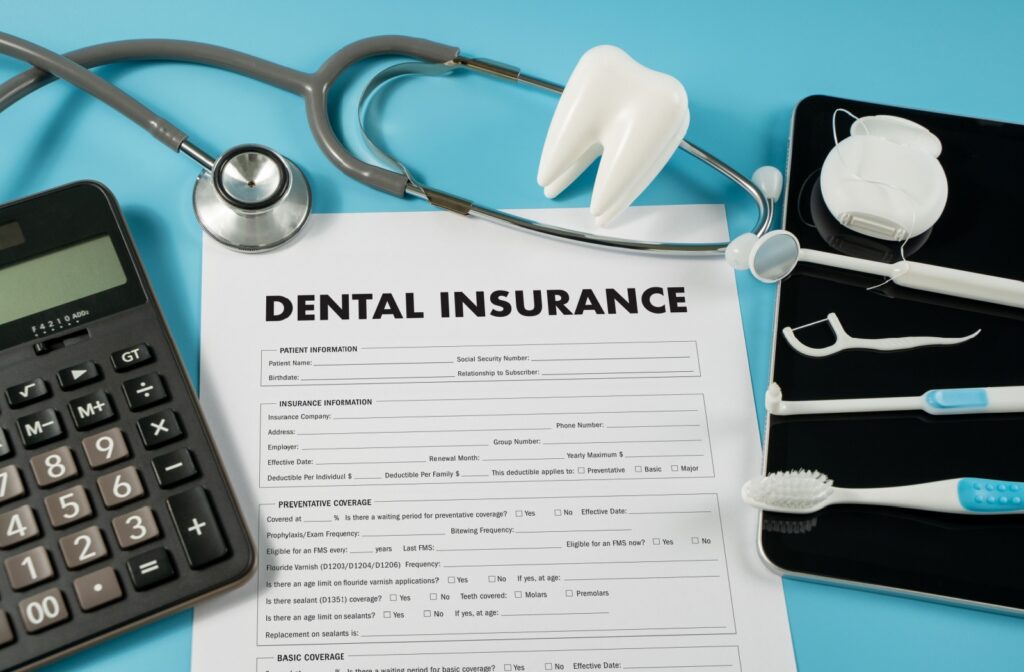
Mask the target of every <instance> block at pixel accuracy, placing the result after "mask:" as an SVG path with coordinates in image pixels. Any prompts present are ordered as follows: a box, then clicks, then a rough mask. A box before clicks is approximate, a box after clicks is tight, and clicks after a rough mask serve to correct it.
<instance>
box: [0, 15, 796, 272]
mask: <svg viewBox="0 0 1024 672" xmlns="http://www.w3.org/2000/svg"><path fill="white" fill-rule="evenodd" d="M0 53H5V54H7V55H11V56H13V57H15V58H20V59H22V60H27V61H28V62H30V63H32V64H33V65H35V66H36V67H35V68H32V69H29V70H27V71H25V72H23V73H21V74H19V75H16V76H15V77H13V78H11V79H10V80H8V81H7V82H5V83H3V84H0V111H2V110H3V109H6V108H7V107H8V106H10V105H11V104H13V103H14V102H16V101H17V100H20V99H21V98H23V97H24V96H25V95H27V94H28V93H31V92H32V91H34V90H36V89H38V88H39V87H41V86H43V85H44V84H46V83H47V82H48V81H50V78H51V75H54V76H60V77H62V78H65V79H67V80H68V81H70V82H71V83H73V84H75V85H76V86H78V87H79V88H81V89H83V90H84V91H86V92H87V93H90V94H91V95H94V96H96V97H97V98H99V99H100V100H103V101H104V102H106V103H108V104H109V105H111V106H112V107H114V108H115V109H117V110H118V111H119V112H121V113H122V114H125V115H126V116H128V117H129V118H130V119H132V120H133V121H135V122H136V123H137V124H139V125H140V126H143V127H144V128H146V129H147V130H149V131H150V132H151V133H152V134H153V135H155V136H156V137H157V138H158V139H160V140H161V141H162V142H163V143H164V144H165V145H167V146H169V147H170V148H171V149H174V150H175V151H178V152H180V153H183V154H185V155H187V156H188V157H189V158H192V159H193V160H195V161H196V162H197V163H199V164H200V165H201V166H202V167H203V173H201V174H200V176H199V179H198V180H197V185H196V194H197V196H196V197H194V201H196V210H197V216H198V217H199V219H200V223H201V224H202V225H203V226H204V228H206V229H207V231H210V232H211V235H213V236H214V237H215V238H216V239H217V240H219V241H220V242H222V243H224V244H226V245H229V246H232V247H235V248H236V249H240V250H242V251H261V250H263V249H270V248H272V247H276V246H277V245H280V244H282V243H284V242H286V241H287V240H290V239H291V238H292V237H293V236H294V235H296V234H297V233H298V230H299V229H301V227H302V226H303V224H304V223H305V221H306V216H307V215H308V212H309V207H308V185H306V181H305V178H304V177H303V176H302V173H301V171H300V170H299V169H298V168H297V167H296V166H295V165H294V164H292V163H291V162H290V161H287V159H284V157H280V155H277V154H275V153H272V152H270V150H265V148H257V150H256V151H263V150H265V151H266V152H268V154H267V155H266V156H265V157H264V158H266V159H268V160H270V159H272V158H273V157H279V158H281V159H284V162H285V163H284V165H285V167H286V170H288V171H289V172H288V178H289V180H290V184H292V185H293V186H296V187H301V186H302V185H306V192H305V198H306V199H307V200H306V207H304V208H294V207H292V208H288V209H283V210H282V213H283V214H284V215H285V216H289V217H294V216H296V214H297V213H298V214H301V220H300V221H298V222H294V221H290V222H289V226H286V227H282V231H280V232H278V231H276V230H274V235H272V236H270V238H269V239H267V240H264V241H262V242H261V243H260V244H259V245H251V244H249V243H247V242H246V241H245V240H240V239H238V238H237V231H236V229H237V230H238V231H241V230H245V227H234V229H232V228H230V227H229V228H228V229H226V230H219V231H218V232H217V233H214V232H213V231H211V228H212V227H211V226H210V221H208V220H210V219H211V218H210V216H209V213H208V212H206V211H203V212H206V220H207V221H204V214H201V212H200V205H199V201H200V200H201V199H199V198H198V194H199V191H200V190H201V189H202V184H203V182H204V179H206V178H207V174H209V173H211V171H213V170H214V168H215V167H216V163H217V162H216V160H214V159H213V158H212V157H211V156H210V155H209V154H207V153H206V152H204V151H202V150H201V149H200V148H198V147H196V146H195V145H193V144H192V143H190V142H188V140H187V136H186V135H185V134H184V133H182V132H181V131H180V130H178V129H177V128H176V127H174V126H173V125H171V124H169V122H166V121H165V120H163V119H161V118H159V117H158V116H157V115H155V114H154V113H152V111H150V110H148V109H147V108H145V107H144V106H142V105H141V104H140V103H138V101H135V100H134V99H132V98H131V97H130V96H128V95H127V94H124V92H122V91H120V89H117V87H114V86H113V85H111V84H109V83H108V82H106V81H105V80H103V79H101V78H99V77H97V76H96V75H95V74H93V73H91V72H89V71H88V70H87V69H86V68H92V67H96V66H99V65H105V64H109V63H114V62H120V61H140V60H169V61H180V62H189V63H198V64H203V65H209V66H212V67H217V68H220V69H224V70H229V71H232V72H236V73H238V74H242V75H245V76H248V77H251V78H253V79H257V80H260V81H263V82H265V83H267V84H270V85H273V86H276V87H278V88H281V89H283V90H285V91H288V92H290V93H293V94H295V95H299V96H301V97H302V98H303V99H304V102H305V105H306V115H307V120H308V122H309V126H310V130H311V132H312V134H313V136H314V138H315V139H316V141H317V144H318V145H319V146H320V149H321V150H322V151H323V152H324V154H325V155H326V156H327V158H328V159H330V160H331V162H332V163H334V164H335V165H336V166H337V167H338V168H339V169H340V170H341V171H342V172H344V173H345V174H346V175H348V176H350V177H352V178H353V179H356V180H358V181H360V182H362V183H363V184H366V185H368V186H371V187H373V188H375V189H378V190H381V191H384V192H386V193H389V194H392V195H394V196H399V197H404V196H406V195H413V196H416V197H419V198H424V199H425V200H427V201H429V202H430V203H432V204H433V205H435V206H438V207H441V208H444V209H447V210H450V211H452V212H456V213H459V214H463V215H469V216H474V217H477V218H480V219H484V220H486V221H490V222H495V223H500V224H505V225H511V226H516V227H519V228H524V229H527V230H530V231H533V232H536V233H542V234H546V235H550V236H556V237H559V238H563V239H568V240H573V241H576V242H583V243H589V244H595V245H600V246H604V247H611V248H618V249H626V250H634V251H643V252H660V253H668V254H683V255H702V254H721V253H722V252H724V251H725V248H726V246H727V245H728V241H723V242H716V243H667V242H653V241H638V240H628V239H621V238H614V237H609V236H602V235H598V234H594V233H588V232H579V231H573V230H569V229H563V228H561V227H556V226H553V225H549V224H543V223H540V222H535V221H532V220H527V219H524V218H521V217H517V216H515V215H511V214H509V213H505V212H502V211H499V210H492V209H490V208H486V207H484V206H480V205H477V204H475V203H473V202H472V201H470V200H468V199H464V198H461V197H459V196H455V195H452V194H447V193H445V192H442V191H439V190H435V189H432V188H430V187H427V186H425V185H422V184H420V183H418V182H416V181H415V180H413V179H412V178H411V176H410V175H409V174H408V171H405V170H404V168H402V166H401V164H400V163H399V162H398V161H396V160H394V159H392V158H391V157H387V159H388V160H386V161H385V162H387V163H390V164H391V165H393V166H394V167H396V168H397V169H396V170H389V169H387V168H383V167H381V166H377V165H374V164H370V163H367V162H364V161H362V160H361V159H359V158H358V157H356V156H355V155H354V154H353V153H352V152H351V151H349V150H348V148H347V147H346V146H345V144H344V142H343V140H342V138H341V136H340V133H339V132H338V131H337V130H336V129H335V128H334V127H333V125H332V124H331V121H330V117H329V115H328V109H327V100H328V95H329V93H330V91H331V88H332V87H333V86H334V84H335V83H336V82H337V80H338V78H340V77H341V76H342V75H343V74H344V72H345V71H346V70H347V69H348V68H349V67H350V66H351V65H353V64H355V63H357V62H359V61H361V60H364V59H366V58H370V57H373V56H380V55H402V56H410V57H413V58H416V59H418V60H419V61H421V63H409V64H400V65H399V66H393V67H392V68H388V69H386V70H385V71H382V72H381V73H379V74H378V76H377V77H375V78H374V80H373V81H372V82H371V84H370V86H368V87H367V90H366V91H364V93H363V97H362V99H363V100H364V101H365V100H368V99H369V98H370V97H372V95H373V92H374V91H375V90H376V89H377V87H379V86H381V85H383V84H384V83H386V82H388V81H391V80H393V79H395V78H396V77H398V76H401V75H409V74H439V73H438V72H437V71H439V70H452V69H457V68H458V69H469V70H472V71H475V72H480V73H483V74H487V75H490V76H495V77H499V78H502V79H508V80H511V81H517V82H520V83H524V84H527V85H531V86H536V87H539V88H542V89H546V90H549V91H552V92H555V93H558V92H560V91H561V90H562V87H561V86H560V85H557V84H554V83H551V82H547V81H545V80H542V79H539V78H534V77H530V76H528V75H524V74H522V73H521V72H520V71H519V70H518V69H516V68H512V67H510V66H506V65H503V64H499V63H493V62H491V61H487V60H483V59H474V58H467V57H464V56H461V55H460V53H459V50H458V48H456V47H452V46H448V45H444V44H440V43H437V42H432V41H429V40H423V39H419V38H412V37H405V36H398V35H388V36H379V37H371V38H366V39H363V40H359V41H357V42H353V43H352V44H349V45H347V46H346V47H344V48H342V49H340V50H339V51H337V52H336V53H335V54H333V55H332V56H331V57H330V58H328V59H327V60H326V61H325V62H324V64H323V65H322V66H321V67H320V68H319V69H318V70H317V71H316V72H314V73H304V72H301V71H298V70H294V69H291V68H287V67H285V66H282V65H279V64H276V63H272V62H270V61H266V60H264V59H260V58H256V57H254V56H251V55H249V54H244V53H242V52H238V51H234V50H231V49H227V48H224V47H218V46H215V45H209V44H203V43H198V42H189V41H181V40H127V41H121V42H111V43H107V44H100V45H94V46H91V47H86V48H83V49H79V50H76V51H72V52H69V53H68V54H67V55H66V57H62V56H60V55H58V54H54V53H53V52H48V51H47V50H44V49H42V48H41V47H38V45H33V44H32V43H30V42H27V41H25V40H21V39H20V38H15V37H13V36H9V35H6V34H4V33H0ZM403 66H404V68H403ZM417 66H419V67H417ZM431 68H433V69H434V70H435V72H430V73H428V72H426V70H428V69H431ZM361 107H362V105H361ZM360 122H361V119H360ZM370 144H371V146H373V143H372V141H371V143H370ZM680 149H682V150H683V151H686V152H688V153H690V154H691V155H693V156H695V157H697V158H698V159H700V160H701V161H703V162H704V163H706V164H708V165H710V166H711V167H713V168H715V169H716V170H718V171H719V172H721V173H722V174H723V175H725V176H726V177H729V178H730V179H731V180H732V181H734V182H736V183H737V184H738V185H739V186H740V187H742V188H743V189H744V191H746V192H747V194H748V195H749V196H750V197H751V198H752V199H753V200H754V202H755V204H756V205H757V208H758V217H757V221H756V223H755V226H754V227H753V229H752V233H754V234H755V235H758V236H759V235H762V234H763V233H765V232H766V231H768V229H769V228H770V227H771V224H772V220H773V215H774V207H775V199H776V198H777V196H778V193H777V191H778V189H779V188H781V186H780V185H781V183H780V181H779V177H775V176H773V177H770V178H769V179H767V180H766V183H768V184H771V183H773V182H774V183H775V188H774V189H773V190H774V191H775V193H772V194H769V195H766V194H765V193H764V191H763V190H762V189H761V188H760V187H759V186H757V185H755V184H754V182H752V181H751V180H748V179H747V178H746V177H744V176H743V175H741V174H740V173H739V172H738V171H735V170H734V169H732V168H730V167H729V166H728V165H726V164H724V163H723V162H721V161H719V160H718V159H716V158H715V157H713V156H712V155H710V154H708V153H707V152H704V151H703V150H701V149H700V148H698V147H696V146H694V145H692V144H690V143H687V142H686V141H684V142H683V143H682V144H681V145H680ZM229 151H230V150H229ZM384 156H386V155H384ZM222 158H223V157H222ZM771 170H773V171H774V169H771ZM775 172H776V173H777V171H775ZM773 178H774V179H773ZM214 191H216V192H217V193H218V194H221V195H223V189H215V190H214ZM300 191H301V189H300ZM293 195H295V194H293ZM297 196H299V197H301V196H302V194H301V193H299V194H297ZM225 204H227V206H228V207H229V208H232V210H231V212H229V213H228V214H230V215H231V216H236V215H237V216H238V217H240V218H243V219H244V218H245V217H250V218H251V216H252V213H251V211H247V210H245V209H244V208H241V209H238V208H236V206H237V204H232V203H230V202H229V201H228V200H226V199H223V198H220V199H218V201H217V203H216V204H215V205H216V206H217V207H218V208H221V206H223V205H225ZM270 207H271V208H275V207H277V206H276V204H272V205H271V206H270ZM221 209H222V208H221ZM236 209H237V212H236V211H235V210H236ZM218 214H221V215H223V214H224V213H223V212H220V213H218ZM267 221H271V222H272V221H273V218H270V219H268V218H266V217H264V218H263V219H261V220H259V222H262V223H264V224H265V223H266V222H267ZM259 222H256V223H259ZM249 224H254V222H252V221H250V222H249ZM250 242H251V241H250Z"/></svg>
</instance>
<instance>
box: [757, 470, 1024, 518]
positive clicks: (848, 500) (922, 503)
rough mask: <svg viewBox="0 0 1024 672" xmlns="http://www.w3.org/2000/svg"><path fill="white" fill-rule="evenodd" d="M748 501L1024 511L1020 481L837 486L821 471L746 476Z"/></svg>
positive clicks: (773, 507)
mask: <svg viewBox="0 0 1024 672" xmlns="http://www.w3.org/2000/svg"><path fill="white" fill-rule="evenodd" d="M742 495H743V501H744V502H746V503H747V504H749V505H751V506H754V507H757V508H759V509H763V510H765V511H774V512H776V513H794V514H807V513H815V512H817V511H821V510H822V509H823V508H825V507H826V506H832V505H833V504H868V505H875V506H897V507H900V508H904V509H919V510H921V511H940V512H942V513H969V514H992V513H1021V512H1024V483H1017V482H1014V481H996V480H993V479H990V478H950V479H947V480H944V481H931V482H928V483H917V484H914V485H899V486H895V487H889V488H837V487H835V486H834V485H832V479H831V478H829V477H828V476H826V475H825V474H823V473H821V472H819V471H808V470H806V469H799V470H795V471H777V472H775V473H772V474H768V475H767V476H763V477H761V478H755V479H751V480H749V481H747V482H746V483H745V484H744V486H743V490H742Z"/></svg>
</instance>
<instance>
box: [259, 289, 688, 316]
mask: <svg viewBox="0 0 1024 672" xmlns="http://www.w3.org/2000/svg"><path fill="white" fill-rule="evenodd" d="M420 305H421V304H420V303H419V301H418V298H417V296H416V294H415V293H413V292H406V293H404V294H392V293H388V292H385V293H382V294H298V295H296V296H294V297H290V296H281V295H268V296H267V297H266V321H267V322H281V321H283V320H299V321H313V320H380V319H385V318H391V319H417V318H423V317H425V316H426V314H425V313H424V312H423V311H422V310H420V308H419V306H420ZM422 305H424V306H425V305H426V304H425V303H424V304H422ZM436 307H437V310H438V312H437V314H438V315H440V317H442V318H451V317H508V316H510V315H521V316H523V317H535V316H537V315H550V316H558V315H616V314H633V315H635V314H637V313H641V312H645V313H685V312H686V289H685V288H684V287H648V288H646V289H638V288H635V287H630V288H628V289H622V290H619V289H611V288H608V289H580V290H575V291H567V290H564V289H516V290H513V291H509V290H504V289H496V290H493V291H489V292H487V291H483V290H480V291H475V292H440V293H439V294H438V301H437V304H436Z"/></svg>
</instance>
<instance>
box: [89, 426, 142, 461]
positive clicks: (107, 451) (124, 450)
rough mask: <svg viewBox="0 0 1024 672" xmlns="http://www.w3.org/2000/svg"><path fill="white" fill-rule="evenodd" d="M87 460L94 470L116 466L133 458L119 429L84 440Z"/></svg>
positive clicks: (109, 430)
mask: <svg viewBox="0 0 1024 672" xmlns="http://www.w3.org/2000/svg"><path fill="white" fill-rule="evenodd" d="M82 448H83V449H84V450H85V460H86V462H88V463H89V466H90V467H92V468H93V469H100V468H102V467H105V466H107V465H108V464H115V463H117V462H120V461H121V460H124V459H127V458H128V457H130V456H131V454H132V453H131V451H130V450H128V444H127V443H126V442H125V440H124V434H122V433H121V430H120V429H118V428H117V427H115V428H113V429H108V430H107V431H105V432H100V433H99V434H93V435H92V436H87V437H85V438H84V439H82Z"/></svg>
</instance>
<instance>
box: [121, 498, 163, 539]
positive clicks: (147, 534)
mask: <svg viewBox="0 0 1024 672" xmlns="http://www.w3.org/2000/svg"><path fill="white" fill-rule="evenodd" d="M110 524H111V526H112V527H113V528H114V536H115V537H117V545H118V546H120V547H121V548H134V547H136V546H139V545H141V544H144V543H146V542H147V541H149V540H150V539H156V538H158V537H159V536H160V526H159V525H157V522H156V517H154V516H153V509H151V508H149V507H148V506H144V507H142V508H141V509H135V510H134V511H129V512H128V513H126V514H124V515H123V516H118V517H117V518H114V519H113V520H112V521H110Z"/></svg>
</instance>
